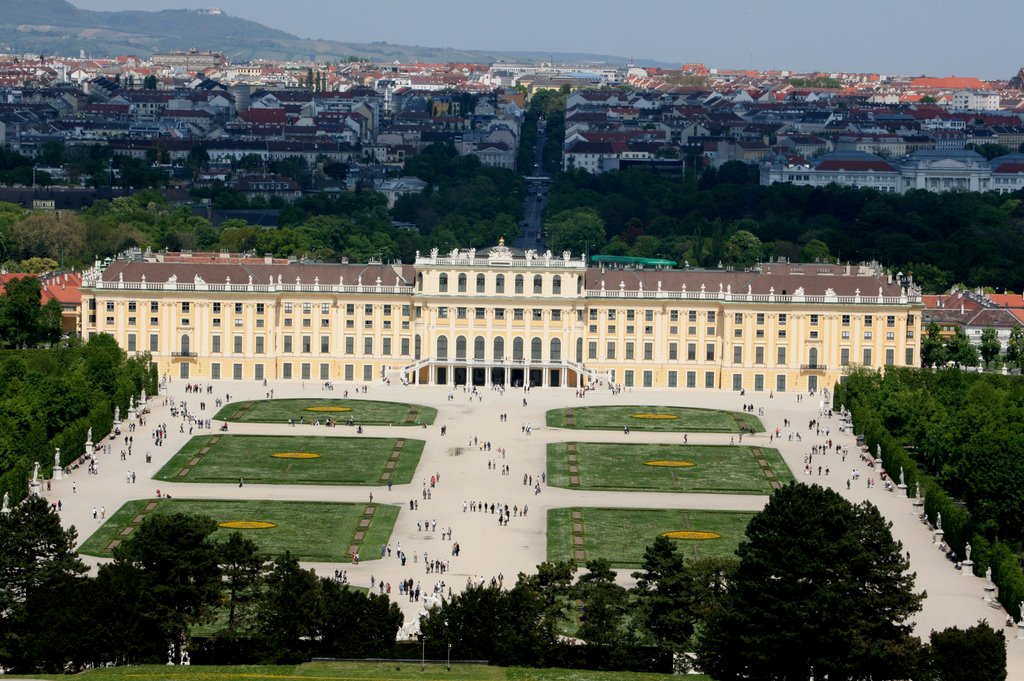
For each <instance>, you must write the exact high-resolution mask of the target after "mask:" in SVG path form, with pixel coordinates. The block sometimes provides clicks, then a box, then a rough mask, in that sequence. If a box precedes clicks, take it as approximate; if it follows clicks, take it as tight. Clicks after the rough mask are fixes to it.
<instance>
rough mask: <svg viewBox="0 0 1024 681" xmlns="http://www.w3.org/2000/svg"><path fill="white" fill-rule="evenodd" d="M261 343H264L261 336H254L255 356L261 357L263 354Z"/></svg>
mask: <svg viewBox="0 0 1024 681" xmlns="http://www.w3.org/2000/svg"><path fill="white" fill-rule="evenodd" d="M263 343H264V340H263V336H256V354H257V355H262V354H263V352H264V349H263Z"/></svg>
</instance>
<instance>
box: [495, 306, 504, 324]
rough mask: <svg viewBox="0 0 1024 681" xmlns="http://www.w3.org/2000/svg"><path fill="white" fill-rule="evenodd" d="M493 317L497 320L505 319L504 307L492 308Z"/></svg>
mask: <svg viewBox="0 0 1024 681" xmlns="http://www.w3.org/2000/svg"><path fill="white" fill-rule="evenodd" d="M494 319H495V320H497V321H500V320H503V319H505V308H503V307H496V308H494Z"/></svg>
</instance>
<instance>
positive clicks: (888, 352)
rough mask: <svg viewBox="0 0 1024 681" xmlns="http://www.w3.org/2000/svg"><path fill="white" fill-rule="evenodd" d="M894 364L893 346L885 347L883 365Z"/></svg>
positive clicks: (889, 365) (894, 352)
mask: <svg viewBox="0 0 1024 681" xmlns="http://www.w3.org/2000/svg"><path fill="white" fill-rule="evenodd" d="M894 364H896V350H895V349H894V348H886V349H885V366H887V367H891V366H892V365H894Z"/></svg>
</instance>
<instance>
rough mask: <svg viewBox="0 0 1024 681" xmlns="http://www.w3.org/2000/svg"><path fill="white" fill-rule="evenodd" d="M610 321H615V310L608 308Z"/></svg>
mask: <svg viewBox="0 0 1024 681" xmlns="http://www.w3.org/2000/svg"><path fill="white" fill-rule="evenodd" d="M608 321H610V322H614V321H615V310H608Z"/></svg>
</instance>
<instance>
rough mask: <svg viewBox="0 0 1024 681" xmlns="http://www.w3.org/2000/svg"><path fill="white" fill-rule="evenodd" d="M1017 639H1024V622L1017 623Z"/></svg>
mask: <svg viewBox="0 0 1024 681" xmlns="http://www.w3.org/2000/svg"><path fill="white" fill-rule="evenodd" d="M1017 639H1018V640H1020V639H1024V620H1022V621H1020V622H1018V623H1017Z"/></svg>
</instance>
